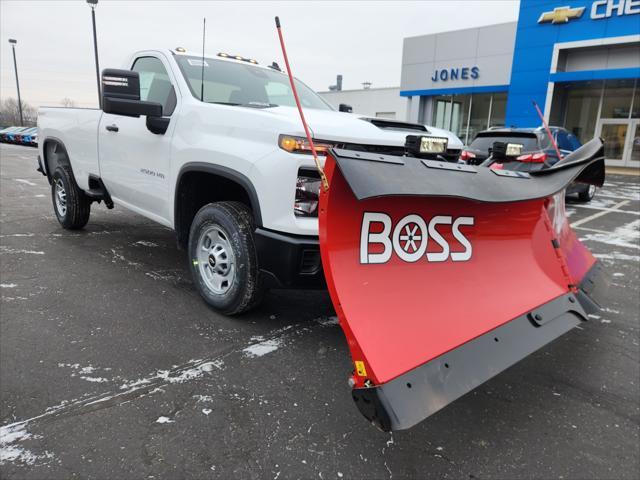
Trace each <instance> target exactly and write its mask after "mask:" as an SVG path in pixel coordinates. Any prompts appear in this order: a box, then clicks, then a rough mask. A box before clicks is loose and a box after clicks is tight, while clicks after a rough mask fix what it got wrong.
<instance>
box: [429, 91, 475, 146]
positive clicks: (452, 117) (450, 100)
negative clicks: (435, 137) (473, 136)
mask: <svg viewBox="0 0 640 480" xmlns="http://www.w3.org/2000/svg"><path fill="white" fill-rule="evenodd" d="M470 101H471V95H446V96H441V97H434V108H433V122H432V123H431V125H433V126H434V127H436V128H443V129H445V130H450V131H451V132H453V133H454V134H456V135H457V136H459V137H462V138H464V135H465V129H466V123H467V115H468V114H469V104H470Z"/></svg>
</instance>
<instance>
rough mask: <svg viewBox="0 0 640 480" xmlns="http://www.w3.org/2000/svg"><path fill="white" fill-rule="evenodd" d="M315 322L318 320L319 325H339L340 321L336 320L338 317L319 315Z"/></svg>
mask: <svg viewBox="0 0 640 480" xmlns="http://www.w3.org/2000/svg"><path fill="white" fill-rule="evenodd" d="M316 322H318V323H319V324H320V325H322V326H324V327H327V326H330V325H339V324H340V322H339V321H338V317H335V316H333V317H320V318H317V319H316Z"/></svg>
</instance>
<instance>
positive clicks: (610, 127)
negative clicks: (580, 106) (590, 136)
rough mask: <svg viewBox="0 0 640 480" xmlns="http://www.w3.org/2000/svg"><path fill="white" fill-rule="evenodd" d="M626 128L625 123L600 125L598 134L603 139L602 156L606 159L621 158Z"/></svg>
mask: <svg viewBox="0 0 640 480" xmlns="http://www.w3.org/2000/svg"><path fill="white" fill-rule="evenodd" d="M628 128H629V124H627V123H622V124H611V123H609V124H607V125H603V126H602V132H601V133H600V136H601V137H602V139H603V140H604V157H605V158H606V159H607V160H622V155H623V153H624V143H625V141H626V139H627V130H628Z"/></svg>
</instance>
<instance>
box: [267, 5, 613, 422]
mask: <svg viewBox="0 0 640 480" xmlns="http://www.w3.org/2000/svg"><path fill="white" fill-rule="evenodd" d="M275 20H276V28H277V30H278V36H279V39H280V44H281V47H282V53H283V56H284V60H285V64H286V67H287V73H288V75H289V80H290V85H291V90H292V92H293V95H294V98H295V101H296V104H297V107H298V110H299V112H300V119H301V121H302V125H303V127H304V130H305V133H306V136H307V140H308V142H309V145H310V147H311V151H312V153H313V157H314V160H315V162H316V167H317V169H318V172H319V175H320V180H321V185H322V186H321V189H320V212H319V227H320V253H321V256H322V266H323V269H324V274H325V278H326V280H327V285H328V287H329V293H330V295H331V300H332V302H333V305H334V307H335V309H336V312H337V314H338V319H339V321H340V326H341V327H342V329H343V331H344V333H345V335H346V338H347V343H348V345H349V349H350V350H351V357H352V360H353V365H354V370H353V374H352V377H351V382H350V383H351V384H352V386H353V391H352V395H353V400H354V401H355V403H356V405H357V406H358V409H359V410H360V412H361V413H362V414H363V415H364V416H365V418H367V419H368V420H369V421H370V422H372V423H373V424H375V425H376V426H378V427H379V428H380V429H382V430H385V431H390V430H402V429H406V428H409V427H411V426H413V425H415V424H416V423H418V422H420V421H421V420H424V419H425V418H426V417H428V416H429V415H431V414H433V413H435V412H437V411H438V410H440V409H441V408H443V407H444V406H446V405H447V404H449V403H451V402H452V401H454V400H455V399H457V398H459V397H461V396H462V395H464V394H465V393H467V392H469V391H470V390H472V389H474V388H475V387H477V386H478V385H480V384H482V383H484V382H485V381H487V380H489V379H490V378H491V377H493V376H494V375H497V374H498V373H500V372H501V371H503V370H505V369H506V368H508V367H510V366H511V365H513V364H514V363H516V362H518V361H519V360H521V359H523V358H524V357H526V356H527V355H529V354H531V353H533V352H534V351H536V350H538V349H539V348H541V347H542V346H544V345H546V344H547V343H549V342H551V341H552V340H555V339H556V338H558V337H559V336H560V335H562V334H564V333H566V332H567V331H569V330H571V329H572V328H573V327H575V326H577V325H578V324H579V323H580V322H582V321H586V320H587V315H588V314H589V313H592V312H595V311H597V310H598V309H599V308H600V307H599V302H598V298H600V296H601V295H602V293H603V292H602V290H603V288H602V287H603V286H605V287H606V285H607V284H608V281H607V279H599V278H598V277H600V276H602V274H603V272H602V270H601V268H600V266H599V264H597V263H596V261H595V258H594V257H593V255H591V253H590V252H589V251H588V250H587V249H586V248H585V247H584V246H583V245H582V244H581V243H580V241H579V240H578V239H577V238H576V236H575V234H574V233H573V231H572V230H571V228H570V226H569V223H568V222H567V217H566V216H565V210H564V193H565V189H566V187H567V186H568V185H569V184H570V183H571V182H574V181H575V182H579V183H585V184H589V185H596V186H602V184H603V183H604V174H605V172H604V148H603V143H602V140H600V139H594V140H592V141H590V142H589V143H587V144H585V145H584V146H583V147H581V148H580V149H578V150H576V151H574V152H573V153H571V154H570V155H568V156H567V157H565V158H563V159H561V160H560V161H559V162H557V163H556V164H555V165H553V166H552V167H550V168H548V169H545V170H539V171H535V172H519V171H511V170H497V169H490V168H487V167H483V166H478V167H476V166H472V165H464V164H458V163H449V162H447V161H446V160H444V159H443V158H442V157H440V156H439V153H442V152H444V151H446V145H447V140H446V139H444V138H438V137H432V136H430V135H420V136H416V135H408V136H407V138H406V144H405V154H404V155H403V156H397V155H382V154H375V153H369V152H363V151H350V150H341V149H337V148H333V149H330V150H329V152H328V154H327V156H326V161H325V165H324V168H323V166H322V165H321V164H320V161H319V159H318V155H317V152H316V149H315V147H314V144H313V138H312V136H311V132H310V129H309V127H308V126H307V123H306V120H305V118H304V113H303V110H302V106H301V104H300V101H299V98H298V94H297V92H296V87H295V83H294V81H293V74H292V72H291V67H290V65H289V60H288V58H287V53H286V49H285V45H284V39H283V36H282V31H281V27H280V20H279V19H278V17H276V19H275ZM536 109H537V105H536ZM538 111H539V110H538ZM541 118H542V117H541ZM542 121H543V123H544V119H543V118H542ZM544 124H545V127H546V123H544ZM547 130H548V128H547ZM552 141H553V140H552ZM554 145H555V143H554ZM498 147H500V148H501V149H503V150H504V153H505V154H507V155H508V154H509V151H510V149H514V148H516V147H518V145H514V144H501V145H497V144H494V149H496V148H498ZM520 147H522V145H520ZM558 158H562V157H561V156H560V153H559V152H558ZM439 159H440V160H439ZM596 287H599V288H596Z"/></svg>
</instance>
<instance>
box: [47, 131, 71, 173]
mask: <svg viewBox="0 0 640 480" xmlns="http://www.w3.org/2000/svg"><path fill="white" fill-rule="evenodd" d="M56 145H57V146H58V147H59V148H60V149H61V151H60V152H53V151H52V148H54V147H55V146H56ZM42 155H43V156H44V158H43V162H44V170H45V173H46V175H47V180H49V184H51V182H52V180H51V177H52V175H53V172H55V171H56V168H58V166H59V165H67V166H69V167H70V168H71V160H69V153H68V152H67V148H66V147H65V145H64V142H63V141H62V140H60V139H59V138H56V137H47V138H46V139H45V140H44V142H43V143H42ZM71 172H72V173H73V168H72V169H71Z"/></svg>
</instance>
